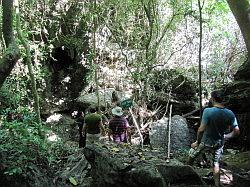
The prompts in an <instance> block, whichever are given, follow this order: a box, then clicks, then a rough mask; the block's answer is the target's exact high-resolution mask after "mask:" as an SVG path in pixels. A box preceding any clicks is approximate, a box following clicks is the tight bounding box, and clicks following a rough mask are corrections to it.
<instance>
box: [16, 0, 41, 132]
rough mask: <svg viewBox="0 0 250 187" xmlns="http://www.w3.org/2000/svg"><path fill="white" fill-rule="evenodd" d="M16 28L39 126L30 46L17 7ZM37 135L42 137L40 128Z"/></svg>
mask: <svg viewBox="0 0 250 187" xmlns="http://www.w3.org/2000/svg"><path fill="white" fill-rule="evenodd" d="M16 27H17V34H18V38H19V39H20V41H21V43H22V45H23V47H24V48H25V52H26V60H25V61H26V63H27V65H28V70H29V76H30V80H31V88H32V94H33V99H34V108H35V111H36V116H37V122H38V123H39V124H41V123H42V120H41V116H40V106H39V96H38V93H37V88H36V79H35V76H34V71H33V66H32V63H31V54H30V46H29V44H28V42H27V41H26V39H25V37H24V36H23V33H22V30H21V25H20V13H19V7H18V5H17V6H16ZM39 127H40V126H39ZM39 135H42V134H41V131H40V128H39Z"/></svg>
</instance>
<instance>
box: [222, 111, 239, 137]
mask: <svg viewBox="0 0 250 187" xmlns="http://www.w3.org/2000/svg"><path fill="white" fill-rule="evenodd" d="M231 128H233V131H232V132H230V133H228V134H225V135H224V139H225V140H228V139H230V138H234V137H237V136H239V134H240V129H239V126H238V122H237V119H236V117H235V116H234V119H233V121H232V124H231Z"/></svg>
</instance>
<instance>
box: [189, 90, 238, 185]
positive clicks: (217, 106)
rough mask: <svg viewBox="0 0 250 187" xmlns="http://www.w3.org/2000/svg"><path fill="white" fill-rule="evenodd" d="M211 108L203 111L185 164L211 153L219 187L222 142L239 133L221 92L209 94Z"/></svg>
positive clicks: (216, 182)
mask: <svg viewBox="0 0 250 187" xmlns="http://www.w3.org/2000/svg"><path fill="white" fill-rule="evenodd" d="M211 101H212V104H213V107H211V108H206V109H204V111H203V115H202V120H201V124H200V127H199V129H198V131H197V140H196V141H195V142H194V143H192V144H191V147H192V148H193V151H192V152H190V155H189V158H188V161H187V164H189V165H192V163H193V162H194V160H195V159H196V158H197V157H198V156H200V155H202V154H203V153H204V152H205V151H208V150H210V151H212V152H213V153H214V158H213V176H214V182H215V186H220V166H219V161H220V158H221V156H222V153H223V146H224V141H225V140H226V139H229V138H232V137H235V136H238V135H239V133H240V131H239V127H238V123H237V120H236V117H235V115H234V113H233V112H232V111H231V110H229V109H227V108H225V107H224V105H223V103H222V102H223V93H222V91H213V92H212V93H211ZM229 127H230V128H231V129H233V131H232V132H231V133H228V134H225V132H226V131H227V130H228V128H229Z"/></svg>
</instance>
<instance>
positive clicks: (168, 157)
mask: <svg viewBox="0 0 250 187" xmlns="http://www.w3.org/2000/svg"><path fill="white" fill-rule="evenodd" d="M171 115H172V104H171V105H170V110H169V118H168V153H167V163H168V162H169V161H170V135H171Z"/></svg>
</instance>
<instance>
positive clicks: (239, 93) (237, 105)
mask: <svg viewBox="0 0 250 187" xmlns="http://www.w3.org/2000/svg"><path fill="white" fill-rule="evenodd" d="M225 95H226V99H225V105H226V106H227V107H228V108H229V109H231V110H232V111H233V112H234V113H235V114H236V117H237V120H238V123H239V127H240V129H241V134H240V137H239V138H238V141H239V142H238V144H239V145H241V146H242V148H248V149H249V148H250V125H249V120H250V81H249V80H239V81H234V82H233V83H231V84H229V85H227V87H226V88H225Z"/></svg>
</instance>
